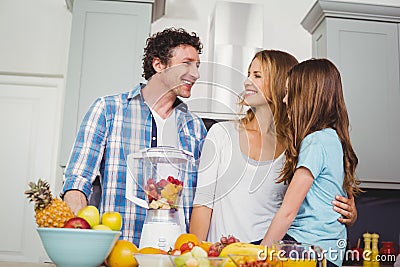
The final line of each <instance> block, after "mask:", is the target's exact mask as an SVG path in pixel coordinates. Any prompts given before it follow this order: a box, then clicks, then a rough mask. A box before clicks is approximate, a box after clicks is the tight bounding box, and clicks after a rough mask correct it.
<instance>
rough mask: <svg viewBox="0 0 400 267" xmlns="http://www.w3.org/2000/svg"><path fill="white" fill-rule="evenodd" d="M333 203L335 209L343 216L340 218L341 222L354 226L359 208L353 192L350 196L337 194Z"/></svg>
mask: <svg viewBox="0 0 400 267" xmlns="http://www.w3.org/2000/svg"><path fill="white" fill-rule="evenodd" d="M332 204H333V205H334V206H333V209H334V210H335V211H336V212H338V213H340V214H341V215H342V216H343V217H340V218H339V219H338V221H339V222H341V223H344V224H346V226H352V225H353V224H354V223H355V222H356V220H357V208H356V203H355V201H354V197H353V195H352V194H349V198H346V197H343V196H336V198H335V200H333V201H332Z"/></svg>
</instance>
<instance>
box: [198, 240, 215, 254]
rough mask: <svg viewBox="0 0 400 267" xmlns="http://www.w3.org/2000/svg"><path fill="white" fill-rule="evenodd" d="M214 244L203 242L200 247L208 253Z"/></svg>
mask: <svg viewBox="0 0 400 267" xmlns="http://www.w3.org/2000/svg"><path fill="white" fill-rule="evenodd" d="M212 244H213V243H212V242H207V241H201V242H200V244H199V247H201V248H202V249H204V250H205V251H206V252H208V251H209V250H210V247H211V246H212Z"/></svg>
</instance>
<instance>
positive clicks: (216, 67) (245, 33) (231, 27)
mask: <svg viewBox="0 0 400 267" xmlns="http://www.w3.org/2000/svg"><path fill="white" fill-rule="evenodd" d="M263 41H264V40H263V6H262V5H261V4H249V3H234V2H227V1H217V2H216V5H215V8H214V11H213V13H212V15H211V17H210V21H209V32H208V47H207V48H206V49H208V53H209V54H208V62H206V63H205V62H202V63H201V67H200V69H201V72H200V79H199V81H198V83H200V84H203V85H204V86H203V87H205V85H206V88H207V89H206V90H207V93H208V100H207V101H204V100H203V101H199V103H198V105H196V103H193V101H191V105H190V108H191V110H193V111H195V112H196V109H198V110H199V109H201V110H202V111H203V113H202V114H199V115H200V116H201V117H209V118H217V119H218V118H222V119H224V118H225V119H232V118H234V117H235V115H237V114H239V113H240V110H239V106H238V105H237V103H238V101H239V96H240V94H241V93H242V92H243V90H244V89H243V87H244V86H243V83H244V81H245V79H246V77H247V69H248V66H249V64H250V62H251V60H252V58H253V56H254V54H255V53H256V52H257V51H260V50H261V49H262V47H263ZM204 65H206V66H204ZM202 72H203V73H202ZM203 77H205V78H203ZM196 90H197V89H196ZM204 111H205V112H204Z"/></svg>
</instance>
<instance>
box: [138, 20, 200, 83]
mask: <svg viewBox="0 0 400 267" xmlns="http://www.w3.org/2000/svg"><path fill="white" fill-rule="evenodd" d="M179 45H190V46H193V47H194V48H195V49H196V50H197V52H198V53H199V54H201V51H202V49H203V44H202V43H201V41H200V38H199V37H198V36H197V35H196V33H194V32H192V33H191V34H190V33H188V32H187V31H186V30H184V29H182V28H179V29H176V28H167V29H165V30H163V31H162V32H158V33H155V34H153V35H152V36H151V37H149V38H147V41H146V47H145V48H144V55H143V74H142V76H143V78H145V79H146V80H148V79H150V77H151V76H153V75H154V74H155V73H156V71H155V70H154V68H153V65H152V63H153V59H154V58H155V57H158V58H159V59H160V60H161V63H162V64H165V65H166V64H168V61H169V59H170V58H171V57H172V50H173V48H175V47H177V46H179Z"/></svg>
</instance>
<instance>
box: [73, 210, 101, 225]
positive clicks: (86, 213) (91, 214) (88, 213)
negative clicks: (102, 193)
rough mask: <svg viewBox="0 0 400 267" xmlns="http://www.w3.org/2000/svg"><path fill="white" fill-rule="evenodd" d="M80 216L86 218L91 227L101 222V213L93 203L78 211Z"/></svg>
mask: <svg viewBox="0 0 400 267" xmlns="http://www.w3.org/2000/svg"><path fill="white" fill-rule="evenodd" d="M77 216H78V217H80V218H83V219H85V220H86V221H87V222H88V223H89V224H90V227H91V228H93V226H95V225H97V224H99V223H100V213H99V210H98V209H97V208H96V207H95V206H92V205H89V206H86V207H84V208H82V209H80V210H79V211H78V214H77Z"/></svg>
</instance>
